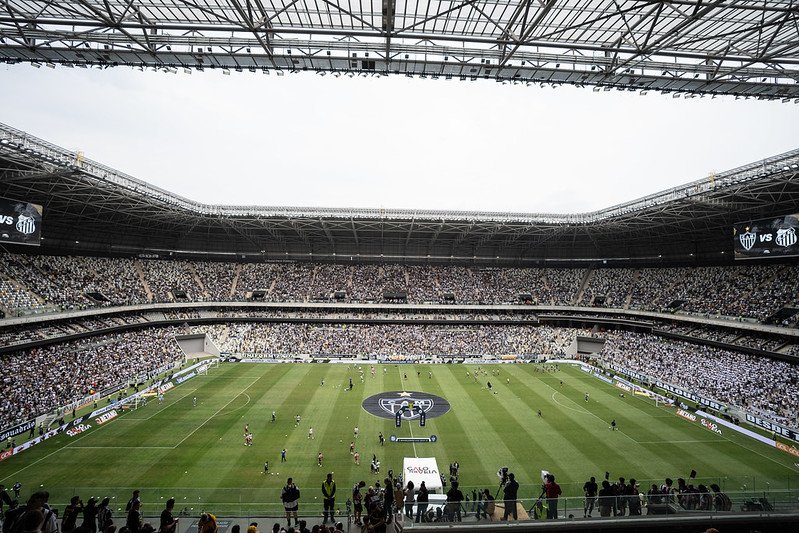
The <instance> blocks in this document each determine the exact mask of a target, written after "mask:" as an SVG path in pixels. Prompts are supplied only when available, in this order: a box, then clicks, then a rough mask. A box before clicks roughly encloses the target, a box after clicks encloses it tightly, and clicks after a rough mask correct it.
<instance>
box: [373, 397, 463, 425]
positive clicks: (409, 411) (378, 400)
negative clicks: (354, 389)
mask: <svg viewBox="0 0 799 533" xmlns="http://www.w3.org/2000/svg"><path fill="white" fill-rule="evenodd" d="M361 405H362V406H363V408H364V409H365V410H366V412H367V413H369V414H373V415H375V416H379V417H381V418H394V417H395V416H396V415H397V412H402V418H403V420H414V419H416V418H419V415H420V413H421V411H424V413H425V417H426V418H435V417H437V416H441V415H443V414H445V413H446V412H447V411H449V402H448V401H447V400H445V399H444V398H442V397H441V396H436V395H435V394H428V393H426V392H417V391H391V392H381V393H380V394H375V395H374V396H369V397H368V398H366V399H365V400H364V401H363V404H361Z"/></svg>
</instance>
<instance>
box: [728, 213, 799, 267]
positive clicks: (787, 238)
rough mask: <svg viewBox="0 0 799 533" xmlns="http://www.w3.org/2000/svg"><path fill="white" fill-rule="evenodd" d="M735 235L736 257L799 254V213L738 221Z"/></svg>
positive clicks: (734, 230)
mask: <svg viewBox="0 0 799 533" xmlns="http://www.w3.org/2000/svg"><path fill="white" fill-rule="evenodd" d="M733 236H734V238H735V245H734V246H735V258H736V259H753V258H757V257H789V256H799V213H793V214H790V215H784V216H781V217H775V218H764V219H760V220H752V221H750V222H742V223H739V224H736V225H735V226H734V228H733Z"/></svg>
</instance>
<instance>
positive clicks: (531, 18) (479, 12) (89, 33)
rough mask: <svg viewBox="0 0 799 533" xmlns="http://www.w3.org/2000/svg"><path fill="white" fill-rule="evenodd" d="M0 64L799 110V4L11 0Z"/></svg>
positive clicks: (0, 25) (749, 0)
mask: <svg viewBox="0 0 799 533" xmlns="http://www.w3.org/2000/svg"><path fill="white" fill-rule="evenodd" d="M4 6H5V7H4V9H3V12H2V13H0V61H5V62H9V63H15V62H20V61H25V62H31V63H33V64H34V65H36V66H41V65H46V66H55V65H57V64H60V65H66V66H78V67H87V66H96V67H98V68H105V67H109V66H116V65H128V66H134V67H139V68H142V69H144V68H155V69H163V70H167V71H175V70H176V69H180V68H182V69H187V70H189V71H190V70H193V69H200V70H202V69H206V68H220V69H227V70H228V72H229V71H231V70H237V71H243V70H250V71H259V70H260V71H263V72H264V73H266V74H268V73H270V72H275V73H277V74H284V73H286V72H299V71H315V72H318V73H320V74H325V73H331V74H333V75H338V76H340V75H349V76H354V75H407V76H421V77H431V78H439V77H440V78H452V79H460V80H464V81H465V80H476V79H483V78H485V79H494V80H497V81H500V82H506V83H528V84H532V83H538V84H551V85H555V86H556V85H559V84H565V83H568V84H573V85H580V86H593V87H594V90H600V88H604V89H606V90H610V89H613V88H616V89H621V90H634V91H642V92H643V91H666V92H674V93H675V94H680V93H683V94H685V95H686V96H688V97H694V96H697V95H704V94H711V95H715V94H734V95H741V96H744V97H746V96H750V97H758V98H768V99H782V100H783V101H786V102H788V101H792V100H793V101H795V102H797V103H799V38H797V36H798V35H799V30H798V29H797V20H799V6H797V4H796V2H794V1H791V0H770V1H768V2H764V1H762V0H737V1H731V0H711V1H704V0H674V1H670V2H653V1H649V0H613V1H611V0H559V1H555V0H538V1H535V2H534V1H526V2H518V1H515V0H493V1H487V0H463V1H456V2H448V1H447V2H445V1H435V0H428V1H425V0H417V1H415V2H406V3H398V2H396V0H372V1H364V0H360V1H357V2H346V3H344V2H338V1H335V0H334V1H325V2H321V3H319V2H317V3H308V2H299V1H297V0H277V1H275V2H269V3H265V2H260V1H246V2H245V1H241V0H233V1H231V2H217V1H204V0H194V1H186V0H163V1H160V2H148V1H140V0H130V1H124V2H121V1H106V0H104V1H99V0H81V1H79V2H73V1H70V2H67V1H59V0H56V1H47V2H44V1H41V0H17V1H14V2H5V3H4Z"/></svg>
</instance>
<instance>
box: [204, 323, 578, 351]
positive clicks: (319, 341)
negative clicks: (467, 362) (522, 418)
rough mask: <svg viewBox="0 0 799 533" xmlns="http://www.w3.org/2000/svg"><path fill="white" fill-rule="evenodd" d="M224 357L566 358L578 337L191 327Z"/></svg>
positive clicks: (515, 330)
mask: <svg viewBox="0 0 799 533" xmlns="http://www.w3.org/2000/svg"><path fill="white" fill-rule="evenodd" d="M192 331H193V332H195V333H208V334H209V335H210V336H211V338H212V339H213V340H214V342H215V343H216V344H217V346H218V347H219V348H220V350H221V351H222V352H226V353H236V354H252V355H259V356H269V357H274V356H281V357H283V356H285V357H295V356H305V355H310V356H320V355H321V356H337V355H363V356H368V357H372V358H387V357H392V356H420V357H427V358H429V357H435V356H439V357H468V356H473V355H477V356H482V355H483V354H491V355H497V356H501V355H503V354H512V355H516V354H525V353H526V354H548V355H562V354H565V353H566V352H567V351H568V349H569V348H570V347H571V345H572V343H573V342H574V339H575V336H576V334H577V333H576V332H577V331H581V330H571V329H567V330H562V329H560V328H550V327H548V326H541V327H528V326H487V325H486V326H483V325H479V326H477V325H474V326H465V325H453V326H442V325H416V324H414V325H410V324H409V325H394V324H391V325H362V324H341V325H339V324H329V325H328V324H298V323H288V324H273V323H245V324H242V323H231V324H217V325H209V326H195V327H194V328H193V330H192Z"/></svg>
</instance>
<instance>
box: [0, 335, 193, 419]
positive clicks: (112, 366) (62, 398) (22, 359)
mask: <svg viewBox="0 0 799 533" xmlns="http://www.w3.org/2000/svg"><path fill="white" fill-rule="evenodd" d="M179 332H180V330H179V329H178V328H174V327H168V328H154V329H149V330H142V331H134V332H126V333H116V334H111V335H101V336H95V337H91V338H86V339H81V340H77V341H71V342H67V343H63V344H57V345H51V346H46V347H40V348H34V349H31V350H24V351H19V352H12V353H9V354H5V355H3V378H2V381H1V382H0V427H3V428H5V427H9V426H12V425H14V424H17V423H20V422H23V421H25V420H29V419H31V418H33V417H35V416H38V415H41V414H45V413H48V412H51V411H54V410H55V409H57V408H59V407H61V406H63V405H66V404H68V403H70V402H73V401H76V400H79V399H81V398H85V397H86V396H88V395H89V391H90V390H91V389H94V390H97V391H100V390H103V389H106V388H109V387H111V386H114V385H117V384H119V383H125V382H126V381H127V380H129V379H132V378H134V377H136V376H140V375H142V374H147V373H149V372H151V371H153V370H155V369H156V368H159V367H161V366H163V365H164V364H165V363H168V362H174V361H177V360H179V359H180V358H181V357H182V352H181V351H180V348H179V347H178V345H177V343H176V342H175V340H174V336H175V335H176V334H178V333H179Z"/></svg>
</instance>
